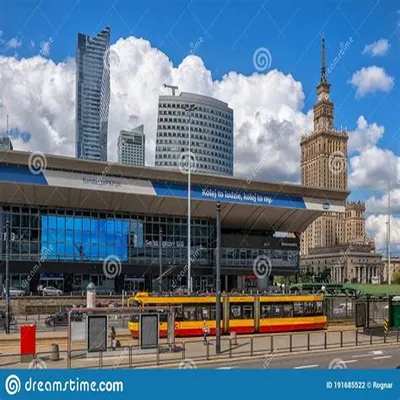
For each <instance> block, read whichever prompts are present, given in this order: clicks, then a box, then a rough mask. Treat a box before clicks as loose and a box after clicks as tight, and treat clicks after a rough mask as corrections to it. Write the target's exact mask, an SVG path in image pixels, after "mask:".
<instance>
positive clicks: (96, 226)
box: [90, 218, 99, 235]
mask: <svg viewBox="0 0 400 400" xmlns="http://www.w3.org/2000/svg"><path fill="white" fill-rule="evenodd" d="M90 226H91V228H90V229H91V231H92V232H93V233H95V234H96V235H97V233H96V232H98V231H99V221H98V220H97V219H95V218H91V219H90Z"/></svg>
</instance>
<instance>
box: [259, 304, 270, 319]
mask: <svg viewBox="0 0 400 400" xmlns="http://www.w3.org/2000/svg"><path fill="white" fill-rule="evenodd" d="M271 314H272V312H271V304H264V305H261V318H271Z"/></svg>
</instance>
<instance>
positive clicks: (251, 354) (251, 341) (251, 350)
mask: <svg viewBox="0 0 400 400" xmlns="http://www.w3.org/2000/svg"><path fill="white" fill-rule="evenodd" d="M253 351H254V348H253V337H251V338H250V356H251V357H252V356H253Z"/></svg>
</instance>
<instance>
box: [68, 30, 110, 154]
mask: <svg viewBox="0 0 400 400" xmlns="http://www.w3.org/2000/svg"><path fill="white" fill-rule="evenodd" d="M109 49H110V28H109V27H106V28H105V29H103V30H102V31H101V32H99V33H98V34H97V35H96V36H93V37H90V36H87V35H84V34H82V33H79V34H78V45H77V51H76V53H77V54H76V122H75V123H76V128H75V129H76V132H75V135H76V137H75V143H76V156H77V157H78V158H85V159H90V160H100V161H107V131H108V113H109V106H110V68H109V65H110V63H109Z"/></svg>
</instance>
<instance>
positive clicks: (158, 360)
mask: <svg viewBox="0 0 400 400" xmlns="http://www.w3.org/2000/svg"><path fill="white" fill-rule="evenodd" d="M156 362H157V365H160V346H157V353H156Z"/></svg>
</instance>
